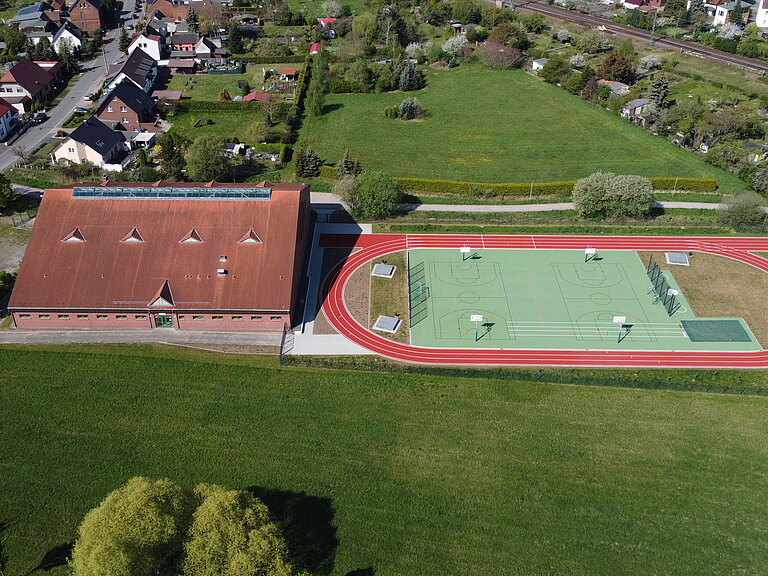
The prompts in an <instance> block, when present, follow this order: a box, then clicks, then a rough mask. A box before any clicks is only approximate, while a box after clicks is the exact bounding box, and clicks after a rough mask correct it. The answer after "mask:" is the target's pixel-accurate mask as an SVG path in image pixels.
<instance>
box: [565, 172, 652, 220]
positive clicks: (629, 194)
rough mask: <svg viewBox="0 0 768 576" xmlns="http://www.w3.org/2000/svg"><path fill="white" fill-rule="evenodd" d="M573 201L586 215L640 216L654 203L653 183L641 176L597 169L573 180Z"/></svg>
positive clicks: (598, 216)
mask: <svg viewBox="0 0 768 576" xmlns="http://www.w3.org/2000/svg"><path fill="white" fill-rule="evenodd" d="M572 195H573V202H574V204H575V205H576V209H577V210H578V211H579V215H580V216H583V217H585V218H643V217H645V216H647V215H648V213H649V212H650V210H651V205H652V203H653V186H652V185H651V181H650V180H648V178H643V177H642V176H623V175H618V176H617V175H616V174H611V173H603V172H597V173H595V174H591V175H589V176H587V177H586V178H582V179H581V180H579V181H578V182H576V184H575V186H574V187H573V193H572Z"/></svg>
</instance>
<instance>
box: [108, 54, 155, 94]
mask: <svg viewBox="0 0 768 576" xmlns="http://www.w3.org/2000/svg"><path fill="white" fill-rule="evenodd" d="M156 78H157V62H156V61H155V59H154V58H152V56H150V55H149V54H147V53H146V52H144V50H142V49H141V48H136V49H135V50H134V51H133V52H131V54H130V55H129V56H128V58H126V59H125V60H122V61H120V62H118V63H117V64H114V65H113V66H111V67H110V69H109V79H108V80H107V84H106V91H107V92H111V91H112V90H114V89H115V88H116V87H117V86H118V84H121V83H122V82H123V80H126V79H127V80H130V81H131V82H133V83H134V84H136V86H138V87H139V88H141V89H142V90H144V92H147V93H149V92H151V91H152V86H154V84H155V79H156Z"/></svg>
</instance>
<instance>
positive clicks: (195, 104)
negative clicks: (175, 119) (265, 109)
mask: <svg viewBox="0 0 768 576" xmlns="http://www.w3.org/2000/svg"><path fill="white" fill-rule="evenodd" d="M176 110H177V111H178V112H212V113H213V112H242V111H243V110H249V111H254V112H255V111H258V110H261V102H259V101H257V100H250V101H248V102H245V101H241V102H235V101H234V100H228V101H226V102H216V101H214V100H180V101H179V102H178V103H177V104H176Z"/></svg>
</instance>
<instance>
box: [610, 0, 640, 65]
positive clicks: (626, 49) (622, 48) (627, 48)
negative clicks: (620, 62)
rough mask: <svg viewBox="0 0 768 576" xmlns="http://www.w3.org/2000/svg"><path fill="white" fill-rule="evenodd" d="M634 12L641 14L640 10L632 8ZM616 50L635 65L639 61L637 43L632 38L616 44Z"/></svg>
mask: <svg viewBox="0 0 768 576" xmlns="http://www.w3.org/2000/svg"><path fill="white" fill-rule="evenodd" d="M632 12H633V13H636V14H639V13H640V10H632ZM616 51H617V52H618V53H619V54H621V55H622V56H624V58H625V59H626V60H627V61H628V62H629V63H630V64H631V65H632V66H634V65H635V63H636V62H637V51H636V50H635V45H634V44H633V43H632V38H627V39H626V40H624V41H623V42H619V43H618V44H617V45H616Z"/></svg>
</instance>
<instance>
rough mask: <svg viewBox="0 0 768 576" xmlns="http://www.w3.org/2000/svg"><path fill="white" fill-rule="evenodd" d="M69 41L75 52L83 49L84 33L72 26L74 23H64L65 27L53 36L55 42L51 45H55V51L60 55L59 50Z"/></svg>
mask: <svg viewBox="0 0 768 576" xmlns="http://www.w3.org/2000/svg"><path fill="white" fill-rule="evenodd" d="M65 40H66V41H67V42H68V43H69V46H70V48H72V49H73V50H77V49H82V47H83V32H82V30H80V28H78V27H77V26H75V25H74V24H72V22H64V25H63V26H62V27H61V28H59V29H58V31H57V32H56V34H55V35H54V36H53V41H52V42H51V44H53V49H54V50H56V53H57V54H58V53H59V50H60V49H61V44H62V42H64V41H65Z"/></svg>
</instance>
